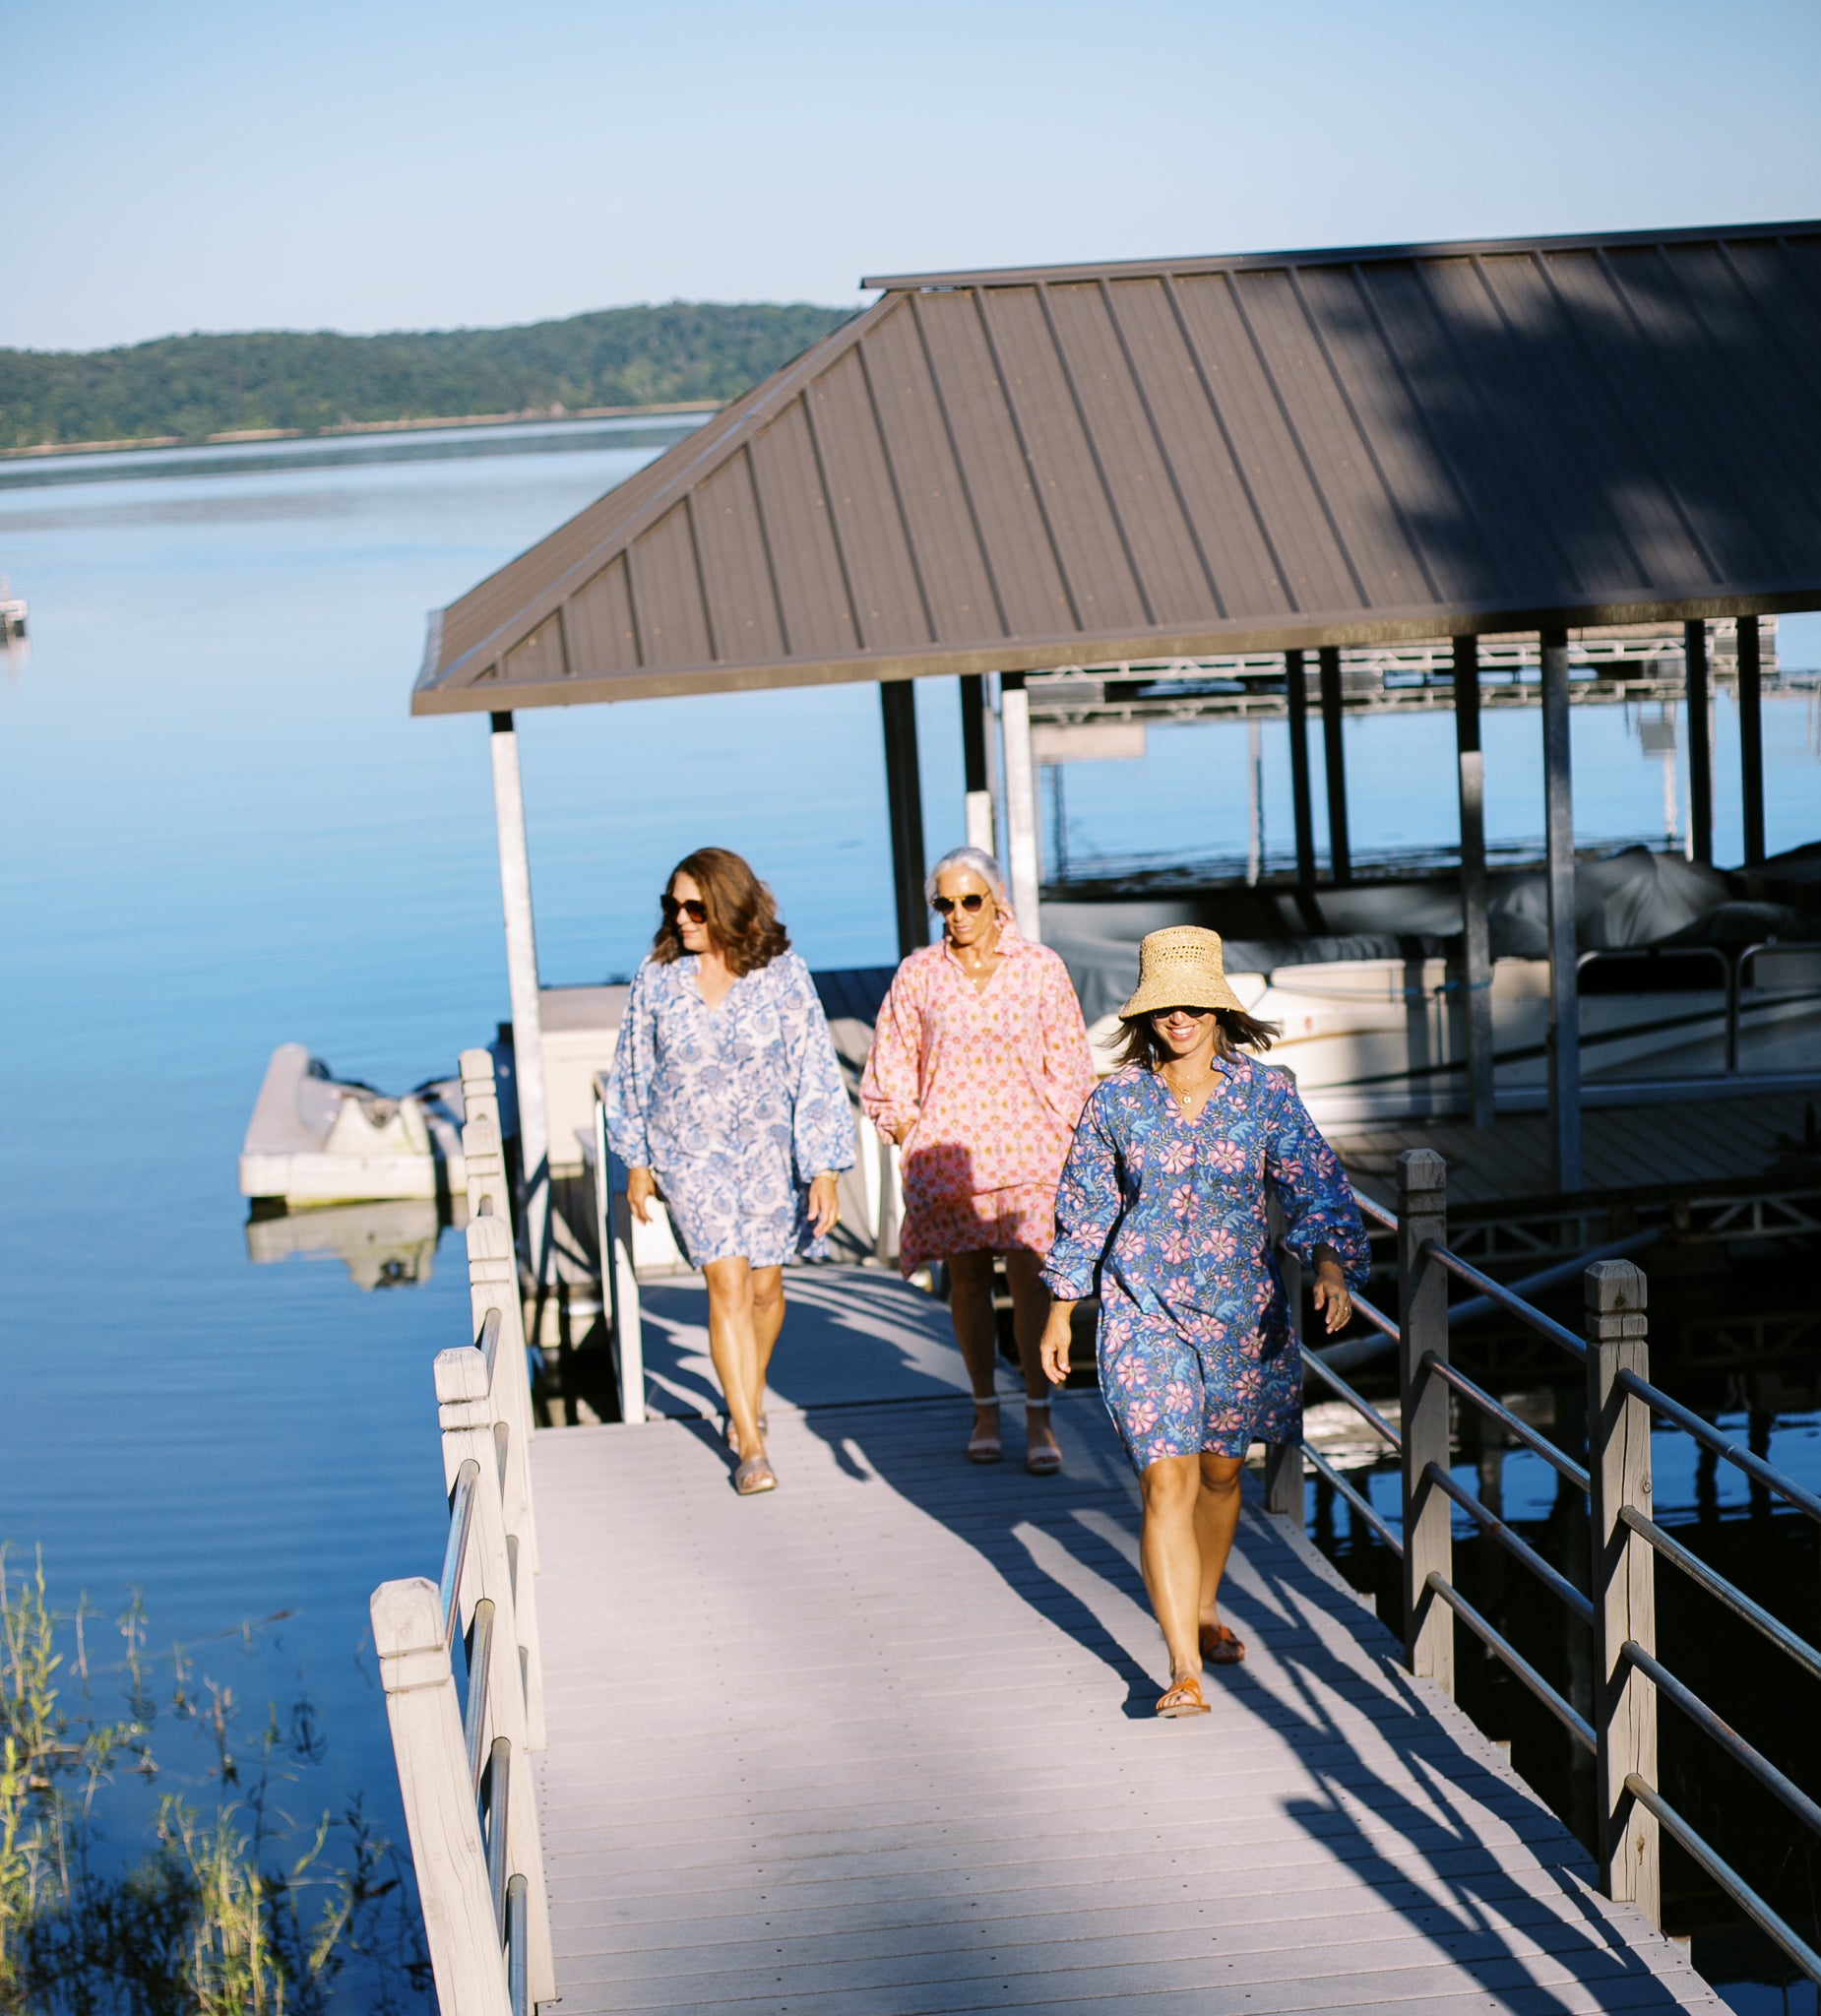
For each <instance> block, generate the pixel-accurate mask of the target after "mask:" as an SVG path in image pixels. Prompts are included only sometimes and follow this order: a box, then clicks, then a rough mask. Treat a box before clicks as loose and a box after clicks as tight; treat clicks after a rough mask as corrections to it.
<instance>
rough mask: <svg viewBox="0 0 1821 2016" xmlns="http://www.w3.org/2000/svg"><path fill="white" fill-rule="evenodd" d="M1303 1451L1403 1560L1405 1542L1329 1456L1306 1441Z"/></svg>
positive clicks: (1316, 1469) (1317, 1469) (1317, 1473)
mask: <svg viewBox="0 0 1821 2016" xmlns="http://www.w3.org/2000/svg"><path fill="white" fill-rule="evenodd" d="M1302 1453H1303V1455H1304V1456H1306V1457H1307V1458H1308V1460H1309V1462H1310V1463H1311V1464H1312V1465H1313V1466H1314V1468H1315V1473H1316V1475H1317V1476H1318V1477H1323V1478H1326V1479H1327V1481H1328V1482H1329V1483H1330V1484H1332V1485H1333V1486H1334V1488H1335V1489H1336V1490H1337V1491H1338V1492H1339V1493H1340V1494H1341V1496H1342V1497H1343V1498H1345V1499H1346V1500H1347V1502H1348V1504H1349V1505H1350V1506H1351V1507H1352V1509H1353V1510H1354V1511H1355V1512H1356V1513H1358V1515H1359V1517H1360V1518H1361V1519H1363V1520H1364V1521H1365V1523H1366V1524H1367V1525H1368V1526H1369V1527H1370V1528H1371V1529H1372V1531H1373V1532H1374V1533H1375V1534H1377V1535H1378V1537H1379V1539H1380V1540H1381V1541H1383V1542H1384V1544H1386V1546H1388V1547H1389V1548H1390V1549H1391V1551H1392V1552H1393V1553H1394V1554H1396V1555H1397V1557H1398V1559H1399V1560H1402V1559H1403V1558H1404V1543H1403V1542H1402V1541H1401V1540H1400V1539H1399V1538H1398V1536H1397V1535H1396V1534H1395V1533H1393V1532H1392V1530H1391V1529H1390V1527H1388V1526H1387V1525H1386V1524H1385V1522H1384V1521H1383V1520H1382V1519H1381V1518H1380V1517H1379V1516H1378V1514H1377V1513H1376V1512H1375V1511H1373V1509H1372V1507H1371V1505H1370V1504H1369V1503H1368V1502H1367V1500H1366V1499H1365V1498H1364V1497H1363V1496H1362V1495H1361V1494H1360V1493H1359V1492H1358V1491H1356V1490H1354V1489H1353V1487H1352V1485H1351V1484H1350V1483H1349V1482H1348V1481H1347V1480H1346V1478H1344V1477H1343V1476H1342V1475H1341V1473H1340V1472H1339V1471H1338V1470H1336V1469H1335V1467H1334V1465H1333V1464H1332V1463H1330V1462H1329V1461H1328V1459H1327V1457H1325V1456H1324V1455H1323V1454H1322V1453H1321V1451H1320V1450H1319V1449H1311V1448H1310V1447H1309V1445H1308V1444H1307V1443H1306V1442H1305V1443H1303V1445H1302Z"/></svg>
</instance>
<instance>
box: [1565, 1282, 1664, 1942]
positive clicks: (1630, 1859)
mask: <svg viewBox="0 0 1821 2016" xmlns="http://www.w3.org/2000/svg"><path fill="white" fill-rule="evenodd" d="M1582 1281H1583V1284H1584V1287H1585V1291H1586V1297H1587V1344H1588V1352H1587V1428H1588V1464H1587V1468H1588V1474H1589V1477H1590V1478H1591V1480H1592V1484H1593V1491H1592V1498H1593V1542H1594V1578H1593V1581H1594V1587H1593V1598H1594V1731H1595V1734H1596V1735H1597V1736H1598V1738H1599V1749H1598V1751H1597V1753H1596V1757H1595V1771H1596V1785H1597V1793H1596V1796H1597V1800H1598V1812H1599V1819H1600V1860H1601V1869H1602V1872H1603V1874H1604V1877H1605V1889H1606V1894H1607V1896H1609V1897H1616V1898H1622V1899H1624V1900H1625V1901H1626V1902H1628V1903H1631V1904H1635V1905H1637V1907H1638V1908H1639V1910H1640V1911H1642V1912H1643V1913H1644V1915H1645V1917H1646V1918H1648V1919H1649V1920H1650V1922H1652V1923H1653V1924H1659V1925H1660V1924H1662V1922H1663V1882H1662V1876H1661V1872H1660V1868H1659V1842H1658V1826H1657V1821H1656V1819H1655V1817H1654V1816H1653V1815H1652V1814H1650V1813H1648V1812H1646V1811H1645V1809H1644V1807H1643V1806H1642V1805H1641V1804H1639V1802H1638V1801H1637V1800H1636V1799H1635V1798H1633V1796H1631V1794H1630V1793H1629V1792H1627V1791H1626V1789H1625V1781H1626V1779H1627V1778H1629V1777H1630V1776H1632V1774H1633V1773H1635V1774H1636V1775H1637V1776H1638V1777H1639V1778H1641V1779H1642V1780H1643V1781H1644V1783H1645V1784H1646V1785H1648V1786H1651V1787H1653V1788H1655V1787H1656V1785H1657V1782H1658V1779H1657V1689H1656V1688H1655V1687H1654V1686H1653V1685H1652V1684H1651V1682H1650V1681H1649V1680H1648V1679H1646V1678H1645V1676H1644V1675H1643V1674H1642V1673H1641V1672H1639V1671H1638V1670H1637V1669H1636V1668H1635V1667H1634V1666H1633V1665H1632V1664H1631V1662H1630V1661H1629V1660H1628V1659H1627V1658H1626V1657H1625V1646H1626V1644H1627V1643H1628V1642H1629V1643H1631V1644H1635V1645H1637V1646H1638V1647H1639V1648H1640V1649H1641V1650H1643V1651H1645V1652H1647V1653H1649V1654H1650V1655H1651V1657H1652V1658H1655V1657H1656V1654H1657V1592H1656V1563H1655V1560H1654V1558H1653V1556H1652V1552H1651V1546H1650V1543H1649V1542H1648V1541H1647V1540H1645V1539H1644V1537H1643V1536H1642V1535H1641V1534H1637V1533H1633V1532H1632V1531H1631V1529H1630V1528H1629V1527H1628V1526H1627V1525H1626V1524H1625V1523H1624V1519H1623V1517H1622V1515H1623V1513H1624V1511H1625V1509H1626V1508H1627V1507H1630V1508H1631V1509H1632V1510H1634V1511H1636V1512H1638V1513H1641V1514H1642V1515H1643V1516H1644V1517H1645V1518H1647V1519H1648V1518H1649V1517H1650V1516H1651V1411H1650V1409H1649V1408H1648V1407H1647V1406H1646V1405H1645V1403H1644V1402H1643V1401H1642V1400H1639V1399H1637V1398H1636V1397H1635V1396H1634V1395H1632V1394H1630V1393H1628V1392H1626V1391H1625V1389H1624V1388H1623V1387H1621V1386H1620V1385H1619V1383H1618V1382H1619V1375H1620V1373H1622V1372H1631V1373H1633V1374H1634V1375H1635V1376H1636V1377H1637V1378H1639V1379H1648V1378H1649V1377H1650V1341H1649V1336H1648V1323H1649V1319H1648V1317H1647V1316H1646V1314H1645V1308H1646V1297H1647V1284H1646V1282H1645V1278H1644V1273H1643V1270H1642V1269H1641V1268H1639V1267H1636V1266H1634V1265H1633V1263H1632V1262H1631V1261H1629V1260H1597V1261H1595V1263H1594V1264H1593V1266H1591V1267H1590V1268H1589V1269H1588V1270H1587V1272H1586V1274H1585V1275H1584V1276H1583V1277H1582Z"/></svg>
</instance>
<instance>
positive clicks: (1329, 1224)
mask: <svg viewBox="0 0 1821 2016" xmlns="http://www.w3.org/2000/svg"><path fill="white" fill-rule="evenodd" d="M1217 1066H1218V1068H1219V1069H1220V1070H1221V1071H1222V1072H1224V1075H1225V1079H1226V1083H1225V1085H1224V1087H1220V1088H1218V1089H1217V1090H1216V1091H1214V1092H1213V1093H1211V1094H1210V1095H1209V1098H1208V1103H1207V1104H1206V1105H1204V1106H1203V1107H1202V1109H1201V1111H1200V1112H1199V1113H1198V1114H1197V1115H1196V1116H1195V1118H1194V1119H1192V1120H1191V1119H1188V1118H1187V1117H1185V1116H1184V1114H1183V1113H1182V1111H1181V1109H1180V1107H1179V1106H1178V1105H1177V1103H1176V1102H1175V1100H1174V1099H1173V1098H1172V1097H1171V1096H1170V1093H1169V1091H1168V1088H1167V1087H1166V1086H1165V1085H1164V1084H1163V1083H1162V1080H1161V1079H1160V1078H1158V1076H1157V1075H1156V1074H1155V1073H1154V1072H1153V1071H1151V1070H1149V1069H1148V1068H1147V1067H1146V1066H1144V1065H1142V1064H1128V1065H1127V1066H1126V1067H1125V1068H1124V1069H1123V1070H1120V1071H1116V1072H1114V1073H1113V1075H1112V1076H1111V1077H1110V1078H1108V1079H1105V1080H1103V1081H1102V1083H1101V1084H1100V1085H1099V1087H1097V1088H1096V1090H1095V1092H1094V1095H1093V1097H1092V1098H1090V1100H1089V1101H1088V1103H1087V1106H1086V1108H1085V1109H1084V1111H1083V1113H1082V1116H1081V1124H1080V1125H1079V1126H1078V1127H1077V1128H1076V1130H1075V1141H1074V1145H1073V1147H1072V1148H1071V1149H1070V1150H1069V1159H1068V1163H1067V1166H1065V1167H1064V1169H1063V1171H1062V1183H1061V1187H1060V1188H1059V1190H1058V1191H1057V1194H1056V1243H1055V1245H1054V1246H1053V1247H1052V1248H1051V1250H1050V1255H1049V1262H1048V1265H1047V1266H1046V1267H1045V1268H1044V1270H1043V1279H1044V1281H1045V1283H1046V1284H1047V1285H1048V1287H1049V1290H1050V1292H1051V1293H1052V1294H1054V1295H1056V1296H1058V1297H1059V1298H1060V1299H1062V1300H1065V1301H1080V1300H1082V1299H1083V1298H1084V1297H1086V1296H1088V1295H1091V1294H1092V1293H1093V1292H1094V1290H1095V1281H1096V1278H1097V1275H1098V1278H1099V1293H1100V1328H1099V1372H1100V1392H1101V1394H1102V1395H1103V1396H1104V1398H1105V1401H1106V1411H1107V1412H1108V1413H1109V1414H1110V1415H1111V1416H1112V1418H1113V1424H1114V1425H1115V1426H1116V1427H1117V1428H1118V1430H1119V1435H1120V1439H1121V1440H1122V1441H1123V1442H1124V1443H1125V1447H1126V1453H1127V1455H1128V1456H1130V1458H1131V1459H1132V1468H1133V1469H1134V1470H1137V1471H1141V1472H1142V1471H1144V1470H1145V1469H1147V1468H1148V1467H1149V1466H1150V1465H1151V1464H1153V1463H1156V1462H1157V1461H1158V1460H1159V1458H1160V1457H1164V1456H1194V1455H1197V1454H1203V1453H1205V1454H1208V1455H1214V1456H1243V1455H1244V1454H1245V1452H1246V1451H1247V1449H1249V1448H1250V1447H1251V1445H1252V1444H1253V1443H1254V1442H1255V1441H1266V1442H1292V1441H1295V1440H1296V1439H1297V1438H1298V1437H1299V1435H1300V1434H1301V1429H1302V1360H1301V1355H1300V1354H1299V1352H1298V1350H1297V1347H1296V1339H1295V1333H1294V1331H1293V1329H1292V1327H1291V1320H1290V1308H1289V1302H1288V1298H1287V1295H1286V1293H1285V1292H1284V1283H1283V1280H1282V1278H1281V1277H1280V1276H1279V1274H1278V1270H1277V1264H1276V1262H1275V1260H1274V1259H1273V1257H1272V1253H1271V1238H1270V1232H1269V1228H1268V1224H1267V1218H1266V1202H1267V1197H1268V1195H1271V1194H1275V1196H1276V1197H1277V1199H1278V1201H1279V1202H1280V1204H1281V1205H1282V1207H1283V1212H1284V1217H1285V1220H1286V1236H1287V1241H1288V1244H1289V1246H1290V1249H1291V1250H1292V1251H1293V1252H1294V1253H1296V1254H1297V1255H1298V1257H1299V1258H1300V1259H1301V1260H1302V1262H1303V1264H1304V1265H1305V1266H1308V1265H1311V1264H1312V1259H1313V1253H1314V1249H1315V1248H1316V1247H1317V1246H1331V1247H1332V1248H1333V1249H1334V1251H1335V1253H1336V1254H1337V1255H1338V1256H1339V1258H1340V1261H1341V1266H1342V1269H1343V1271H1344V1272H1345V1274H1346V1276H1347V1280H1348V1282H1349V1284H1350V1285H1351V1286H1355V1287H1360V1288H1363V1287H1364V1286H1365V1281H1366V1275H1367V1271H1368V1257H1367V1250H1366V1237H1365V1228H1364V1227H1363V1226H1362V1225H1361V1224H1360V1220H1359V1207H1358V1206H1357V1205H1356V1204H1355V1203H1354V1201H1353V1193H1352V1187H1351V1185H1350V1183H1349V1182H1348V1180H1347V1177H1346V1175H1345V1174H1344V1173H1343V1171H1342V1168H1341V1165H1340V1162H1339V1160H1338V1159H1337V1157H1336V1156H1335V1153H1334V1150H1333V1149H1331V1148H1330V1147H1329V1146H1328V1144H1327V1142H1325V1141H1324V1140H1323V1139H1322V1137H1321V1136H1320V1134H1318V1133H1317V1132H1316V1129H1315V1123H1314V1121H1313V1120H1311V1119H1310V1118H1309V1116H1308V1113H1307V1112H1306V1111H1305V1110H1304V1108H1303V1104H1302V1102H1301V1100H1300V1099H1298V1098H1297V1096H1296V1091H1295V1087H1294V1086H1293V1084H1292V1083H1291V1082H1290V1080H1289V1078H1288V1076H1287V1074H1286V1073H1285V1072H1282V1071H1273V1070H1271V1069H1270V1068H1269V1067H1268V1066H1266V1065H1263V1064H1259V1063H1256V1062H1254V1061H1253V1060H1252V1059H1251V1058H1249V1057H1244V1056H1228V1057H1222V1058H1219V1059H1217Z"/></svg>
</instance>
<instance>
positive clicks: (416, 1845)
mask: <svg viewBox="0 0 1821 2016" xmlns="http://www.w3.org/2000/svg"><path fill="white" fill-rule="evenodd" d="M462 1079H463V1096H464V1099H465V1100H466V1102H467V1124H466V1125H465V1127H464V1128H463V1134H462V1141H463V1151H464V1154H465V1156H466V1159H467V1162H468V1178H469V1204H470V1209H471V1211H472V1212H473V1213H474V1216H472V1217H471V1219H470V1221H469V1226H468V1264H469V1290H470V1302H471V1313H472V1318H473V1339H474V1341H473V1343H472V1344H471V1345H464V1346H461V1347H459V1348H457V1349H456V1350H453V1351H445V1352H440V1353H438V1355H437V1358H436V1366H435V1382H436V1401H437V1412H438V1416H439V1418H440V1420H441V1425H442V1443H443V1481H444V1484H445V1486H446V1488H447V1490H448V1493H449V1532H448V1540H447V1544H446V1546H445V1548H444V1552H443V1565H442V1573H441V1576H440V1578H439V1579H438V1580H437V1581H435V1582H432V1581H430V1580H429V1579H428V1578H427V1577H425V1576H413V1577H410V1578H409V1579H408V1580H405V1581H401V1582H386V1583H382V1584H381V1585H380V1587H379V1588H378V1589H376V1590H375V1591H374V1592H373V1601H372V1618H373V1641H374V1645H375V1648H376V1649H377V1651H378V1654H379V1664H380V1678H381V1683H382V1685H383V1686H384V1688H385V1694H386V1714H387V1719H388V1721H389V1723H390V1724H391V1728H392V1746H393V1753H394V1756H395V1757H396V1759H397V1762H398V1769H399V1785H400V1789H401V1791H402V1792H403V1794H404V1799H405V1818H406V1826H407V1829H408V1833H409V1837H410V1849H411V1861H412V1864H413V1866H414V1868H415V1870H416V1875H417V1891H418V1896H419V1899H420V1900H421V1903H422V1907H423V1922H424V1933H425V1937H426V1939H427V1941H428V1944H429V1949H430V1963H431V1967H432V1969H433V1971H434V1974H435V1979H436V1998H437V2006H438V2008H439V2010H440V2011H441V2016H527V2012H529V2011H530V2010H531V2009H532V2008H533V2007H534V2005H535V2004H536V2003H538V2002H547V2001H550V2000H553V1999H554V1997H555V1994H556V1983H555V1978H554V1974H553V1972H552V1961H551V1952H550V1922H549V1908H548V1905H547V1903H546V1901H545V1897H544V1881H543V1850H542V1845H541V1842H540V1840H539V1836H538V1828H537V1805H536V1796H535V1789H534V1785H533V1782H532V1772H531V1753H532V1752H533V1751H534V1750H540V1749H542V1748H543V1740H544V1738H543V1665H542V1658H541V1653H540V1648H539V1644H538V1635H537V1606H536V1582H535V1576H536V1570H537V1530H536V1523H535V1519H534V1511H533V1506H532V1487H531V1469H530V1460H529V1459H530V1446H529V1445H530V1441H531V1435H532V1398H531V1380H530V1366H529V1360H528V1357H527V1353H526V1348H525V1318H524V1306H523V1304H522V1303H521V1301H520V1299H519V1282H518V1267H517V1262H516V1260H515V1257H514V1252H513V1241H512V1227H511V1220H510V1218H509V1217H508V1216H507V1214H506V1208H505V1199H506V1187H505V1184H506V1174H505V1169H504V1166H503V1165H502V1164H501V1161H500V1131H499V1104H498V1099H497V1095H496V1092H495V1087H494V1083H493V1073H492V1062H491V1059H490V1058H489V1057H488V1055H487V1053H486V1051H484V1050H470V1051H467V1052H465V1053H464V1055H463V1058H462ZM458 1641H459V1642H460V1643H461V1645H462V1647H463V1653H464V1656H463V1659H462V1661H461V1667H462V1686H461V1688H460V1689H459V1690H458V1687H457V1684H456V1665H457V1662H456V1659H455V1648H456V1645H457V1643H458Z"/></svg>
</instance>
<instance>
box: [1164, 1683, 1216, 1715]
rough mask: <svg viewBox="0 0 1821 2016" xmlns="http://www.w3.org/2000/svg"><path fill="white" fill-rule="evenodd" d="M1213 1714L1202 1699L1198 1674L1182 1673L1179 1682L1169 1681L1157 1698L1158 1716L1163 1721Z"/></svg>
mask: <svg viewBox="0 0 1821 2016" xmlns="http://www.w3.org/2000/svg"><path fill="white" fill-rule="evenodd" d="M1213 1712H1214V1711H1213V1710H1212V1709H1211V1708H1210V1707H1209V1706H1208V1704H1207V1702H1206V1701H1204V1700H1203V1699H1202V1692H1201V1674H1200V1673H1184V1674H1183V1675H1182V1677H1181V1678H1180V1679H1179V1680H1171V1681H1170V1683H1169V1685H1168V1686H1167V1687H1165V1688H1164V1690H1163V1692H1162V1694H1160V1695H1159V1696H1158V1714H1159V1716H1160V1717H1162V1719H1163V1720H1164V1721H1174V1720H1175V1719H1176V1718H1177V1717H1179V1716H1184V1715H1211V1714H1212V1713H1213Z"/></svg>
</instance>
